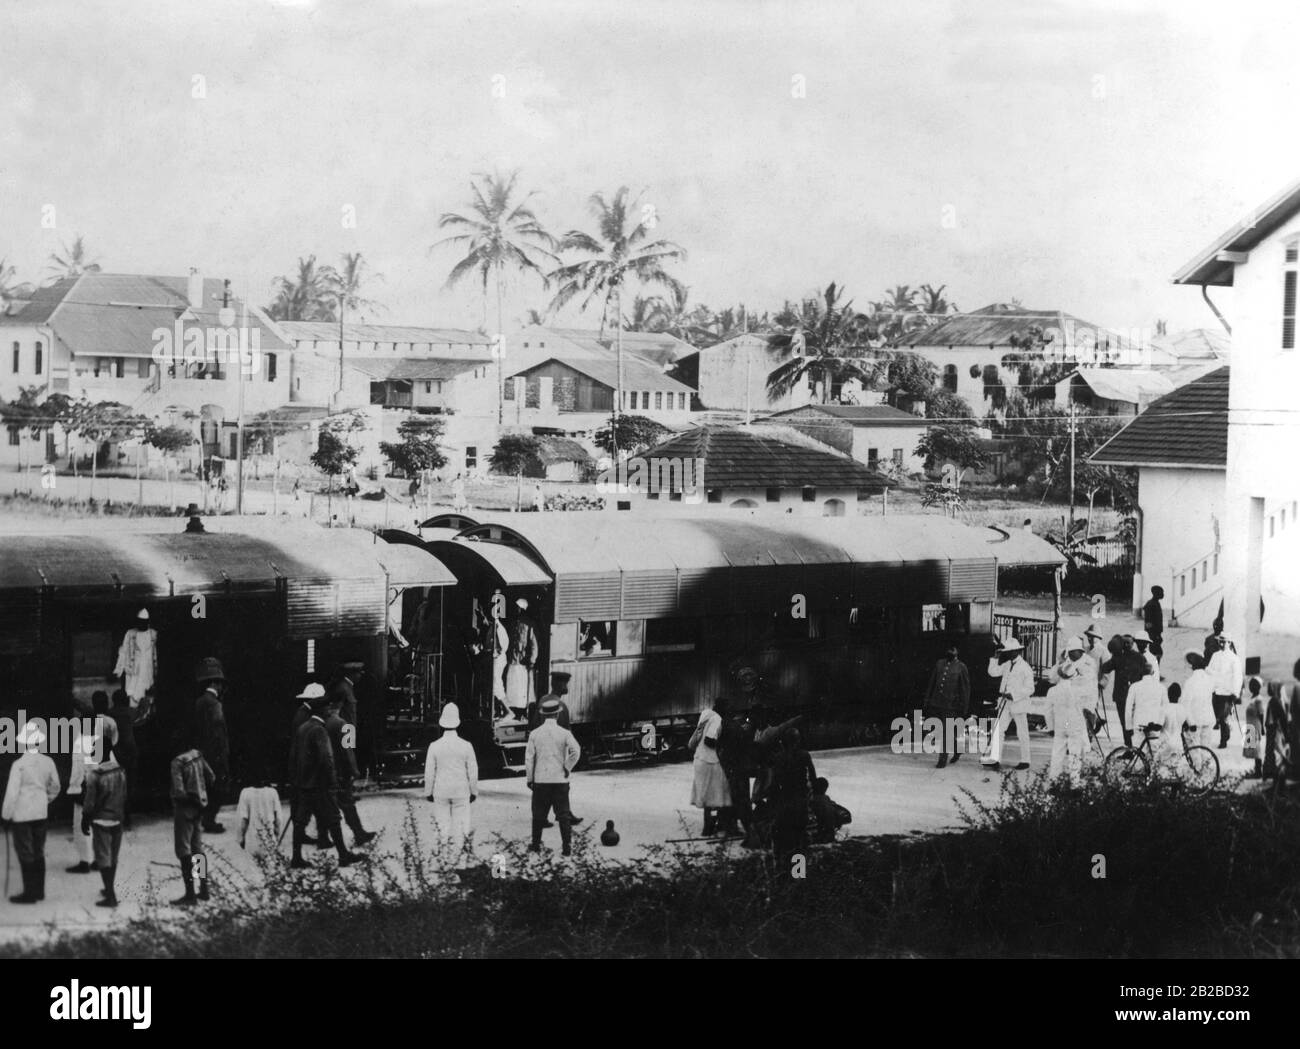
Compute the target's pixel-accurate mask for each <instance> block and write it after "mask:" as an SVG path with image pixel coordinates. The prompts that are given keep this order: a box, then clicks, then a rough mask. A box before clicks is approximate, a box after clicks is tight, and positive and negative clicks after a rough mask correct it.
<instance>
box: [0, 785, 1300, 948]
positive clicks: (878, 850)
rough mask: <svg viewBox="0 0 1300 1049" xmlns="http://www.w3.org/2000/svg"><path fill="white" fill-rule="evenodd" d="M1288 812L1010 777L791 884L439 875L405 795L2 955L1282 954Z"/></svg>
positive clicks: (590, 872)
mask: <svg viewBox="0 0 1300 1049" xmlns="http://www.w3.org/2000/svg"><path fill="white" fill-rule="evenodd" d="M1231 786H1234V787H1235V786H1236V785H1231ZM1298 816H1300V804H1297V802H1296V800H1295V799H1294V798H1291V797H1288V796H1286V795H1283V796H1278V797H1274V796H1271V795H1267V794H1255V795H1242V794H1240V793H1238V792H1237V791H1236V790H1235V789H1230V790H1228V791H1226V792H1222V793H1216V794H1210V795H1201V796H1193V795H1190V794H1188V793H1186V792H1184V791H1181V790H1180V789H1178V787H1177V786H1176V785H1170V784H1160V783H1154V782H1153V783H1151V784H1147V785H1143V786H1136V787H1134V786H1128V787H1125V786H1122V785H1120V786H1114V785H1108V784H1106V783H1104V782H1102V781H1101V780H1100V779H1099V778H1097V777H1095V776H1094V777H1088V778H1086V779H1085V780H1084V782H1083V784H1082V786H1081V787H1080V788H1079V789H1078V790H1077V791H1076V792H1073V793H1061V792H1058V791H1057V790H1055V789H1053V787H1052V785H1051V784H1049V783H1048V782H1047V780H1046V776H1045V774H1043V773H1040V774H1038V775H1037V776H1029V777H1024V778H1019V777H1014V776H1008V777H1006V778H1005V779H1004V781H1003V787H1002V793H1001V796H1000V797H999V799H998V800H997V801H996V802H995V803H993V804H987V805H986V804H982V803H980V802H978V801H976V800H975V799H974V798H973V797H971V796H970V795H969V794H968V795H967V798H966V800H965V802H964V803H963V820H964V822H965V824H966V828H967V829H966V831H965V832H964V833H958V834H938V835H932V836H928V837H922V838H906V839H903V838H893V837H882V838H874V839H852V840H849V841H846V842H842V843H839V844H837V845H833V846H827V847H818V848H816V849H814V851H813V852H812V853H811V854H810V855H809V856H808V857H807V877H806V878H803V879H799V878H791V877H790V876H789V873H788V872H786V871H783V870H778V869H777V868H776V866H775V864H774V861H773V860H772V858H771V856H769V855H767V854H763V853H757V854H755V853H750V854H744V855H740V856H731V855H729V854H728V853H727V852H726V851H725V850H724V849H723V848H721V847H719V846H717V845H708V844H703V845H701V846H700V847H697V848H681V847H675V848H670V847H668V846H655V847H650V848H647V849H645V850H644V853H643V856H642V857H641V859H640V861H639V862H636V863H627V862H616V861H612V860H609V859H607V858H605V857H604V856H603V855H602V854H600V852H599V849H598V848H596V847H593V845H592V844H591V838H590V834H591V831H587V832H586V833H583V834H579V835H575V839H574V841H575V855H574V857H573V858H572V860H564V859H561V858H559V857H557V856H555V854H554V853H551V854H545V853H544V854H542V855H541V856H534V855H531V854H529V853H527V852H526V851H525V849H524V847H523V843H522V842H519V841H507V840H504V839H498V840H497V841H496V843H495V846H494V849H495V855H494V856H493V860H492V864H491V865H490V866H489V867H485V868H476V869H473V870H470V871H467V872H465V873H463V874H462V875H461V876H460V877H455V876H453V875H451V873H450V872H448V871H446V870H444V869H442V868H441V867H440V866H439V865H438V864H437V863H436V862H435V861H434V860H433V859H432V858H431V845H432V844H433V843H430V842H427V841H426V840H424V837H423V835H422V834H421V832H420V828H419V826H418V821H417V819H416V817H415V809H414V807H411V808H409V809H408V815H407V818H406V820H405V825H404V826H403V827H402V828H401V833H400V835H399V840H398V842H397V848H396V850H395V851H394V852H392V853H388V854H386V855H383V856H381V857H379V858H378V860H377V861H375V862H371V863H369V864H367V865H365V866H364V867H362V868H360V869H359V870H354V871H352V872H349V873H348V874H346V875H340V874H339V873H338V872H337V871H336V870H335V869H334V867H333V863H332V861H325V862H326V864H327V865H325V866H321V867H318V868H317V869H316V870H313V871H307V872H293V871H290V870H288V868H287V865H286V863H285V860H284V859H283V857H279V856H273V857H271V859H269V860H268V861H266V862H265V863H264V864H263V877H262V879H261V880H257V879H253V880H248V879H242V878H240V877H239V876H238V875H237V874H236V873H235V872H233V871H229V870H228V869H218V870H217V871H216V872H215V877H214V884H213V891H214V899H213V901H212V902H211V903H210V904H207V905H204V906H201V907H198V908H195V909H194V910H193V911H190V912H187V913H185V914H184V915H180V916H173V915H172V913H171V912H167V911H163V910H161V909H160V908H158V907H156V906H153V905H152V904H151V905H148V906H147V907H146V911H145V913H144V915H143V916H142V917H139V918H136V919H134V920H132V921H128V922H126V923H124V924H121V925H117V926H114V928H113V929H112V930H111V931H107V932H89V933H64V934H62V935H61V936H59V937H58V938H56V939H54V940H52V941H50V942H49V943H45V944H38V945H31V944H10V945H7V946H5V947H4V948H3V949H0V955H3V956H7V957H59V958H84V957H111V958H117V957H123V958H126V957H130V958H135V957H163V958H182V957H186V958H188V957H239V958H245V957H259V958H300V957H358V956H360V957H402V958H428V957H528V958H560V957H565V958H567V957H596V958H613V957H673V958H682V957H742V956H743V957H754V956H760V957H776V956H781V957H794V956H821V957H826V956H835V957H844V956H872V955H898V954H909V955H915V954H922V955H957V956H961V955H980V956H989V955H994V956H1002V955H1015V956H1024V955H1033V956H1052V955H1071V956H1079V955H1085V956H1151V955H1196V956H1219V955H1224V954H1248V953H1256V954H1269V955H1279V954H1283V955H1287V954H1289V955H1294V954H1295V953H1297V945H1300V914H1298V912H1297V895H1296V890H1295V889H1294V886H1295V885H1296V883H1297V880H1300V819H1298V818H1297V817H1298ZM1101 862H1104V870H1102V869H1101V868H1100V867H1099V866H1098V865H1099V863H1101ZM494 873H495V874H498V875H501V876H499V877H498V876H494ZM1099 874H1104V876H1098V875H1099ZM1265 914H1269V915H1273V916H1274V917H1270V918H1266V917H1265Z"/></svg>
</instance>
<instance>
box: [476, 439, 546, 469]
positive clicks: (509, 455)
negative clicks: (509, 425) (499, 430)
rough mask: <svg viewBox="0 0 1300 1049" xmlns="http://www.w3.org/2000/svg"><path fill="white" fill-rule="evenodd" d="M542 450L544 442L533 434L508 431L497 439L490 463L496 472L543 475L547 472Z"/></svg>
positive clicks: (489, 457) (490, 456) (489, 459)
mask: <svg viewBox="0 0 1300 1049" xmlns="http://www.w3.org/2000/svg"><path fill="white" fill-rule="evenodd" d="M541 452H542V443H541V441H540V440H538V438H537V437H535V436H533V435H532V434H520V433H508V434H504V435H502V437H501V439H500V440H498V441H497V444H496V447H495V448H493V449H492V454H491V455H489V456H488V464H489V466H490V467H491V469H492V472H493V473H494V474H509V475H511V476H514V477H519V476H529V477H541V476H543V475H544V474H545V473H546V470H545V467H543V465H542V457H541Z"/></svg>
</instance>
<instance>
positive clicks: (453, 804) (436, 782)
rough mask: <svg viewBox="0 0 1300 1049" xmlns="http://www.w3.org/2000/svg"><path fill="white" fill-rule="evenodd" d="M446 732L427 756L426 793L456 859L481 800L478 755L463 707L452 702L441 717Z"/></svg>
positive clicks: (447, 847) (443, 710)
mask: <svg viewBox="0 0 1300 1049" xmlns="http://www.w3.org/2000/svg"><path fill="white" fill-rule="evenodd" d="M438 724H439V725H440V726H441V728H442V730H443V732H442V735H441V736H439V737H438V738H437V739H435V740H434V741H433V742H432V743H430V744H429V751H428V754H427V755H426V757H425V759H424V796H425V797H426V798H428V799H429V800H430V801H431V802H433V820H434V823H435V824H436V825H437V827H438V833H439V834H440V835H441V836H442V844H443V848H444V849H445V850H446V854H447V855H448V856H449V857H450V858H451V860H452V862H453V863H454V862H456V861H457V860H459V858H460V856H461V853H463V852H464V851H465V844H466V841H467V840H468V838H469V832H470V811H469V807H470V805H471V804H472V803H473V802H475V801H477V800H478V759H477V758H475V757H474V745H473V744H472V743H470V742H469V740H466V739H461V738H460V734H459V733H458V732H457V731H456V730H457V729H458V728H460V708H459V707H457V706H456V704H455V703H448V704H447V705H446V706H445V707H443V708H442V714H441V715H440V716H439V717H438Z"/></svg>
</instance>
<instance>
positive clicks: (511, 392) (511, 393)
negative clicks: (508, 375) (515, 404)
mask: <svg viewBox="0 0 1300 1049" xmlns="http://www.w3.org/2000/svg"><path fill="white" fill-rule="evenodd" d="M505 399H506V400H507V401H513V400H514V399H515V384H514V380H513V379H512V380H511V381H510V382H508V383H506V392H505Z"/></svg>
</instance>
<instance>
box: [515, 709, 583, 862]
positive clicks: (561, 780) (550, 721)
mask: <svg viewBox="0 0 1300 1049" xmlns="http://www.w3.org/2000/svg"><path fill="white" fill-rule="evenodd" d="M559 716H560V701H559V700H558V699H553V698H552V699H548V700H546V701H545V702H544V703H543V704H542V723H541V725H539V726H538V727H537V730H536V731H534V732H530V733H529V734H528V745H527V746H526V747H525V748H524V772H525V776H526V778H527V781H528V789H529V790H531V791H532V792H533V841H532V844H531V845H529V846H528V848H529V850H530V851H532V852H541V851H542V828H543V826H544V825H545V823H546V817H547V816H548V815H549V814H550V812H551V810H552V809H554V810H555V822H556V823H558V824H559V825H560V843H561V845H562V846H563V853H564V855H565V856H568V855H569V853H570V851H571V850H570V844H571V841H572V837H573V813H572V812H571V811H570V810H569V774H570V773H571V772H572V771H573V769H574V766H576V765H577V764H578V759H579V758H580V757H581V756H582V748H581V747H579V746H578V741H577V740H576V739H575V738H574V736H573V733H572V732H570V731H569V730H568V729H566V728H561V727H560V725H559V723H558V722H557V720H556V719H557V718H558V717H559Z"/></svg>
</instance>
